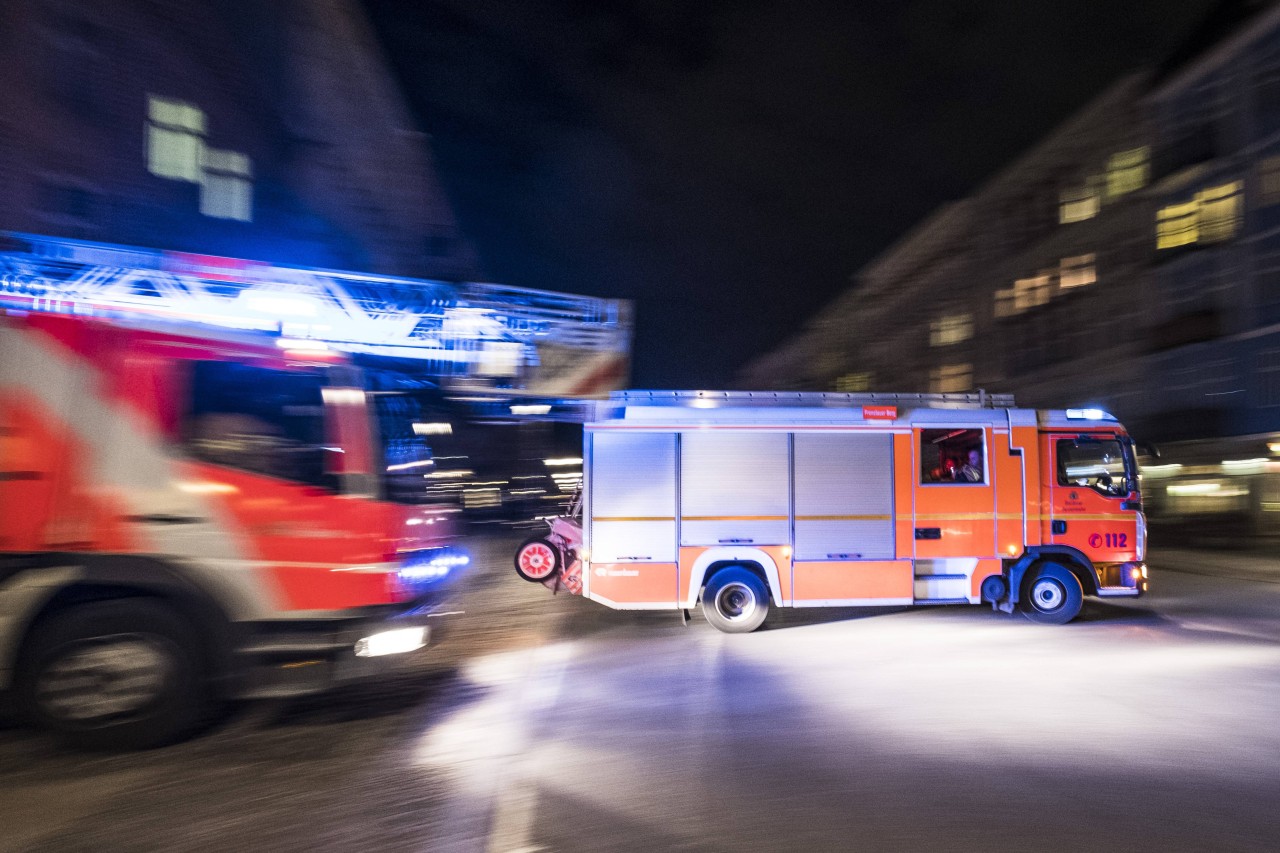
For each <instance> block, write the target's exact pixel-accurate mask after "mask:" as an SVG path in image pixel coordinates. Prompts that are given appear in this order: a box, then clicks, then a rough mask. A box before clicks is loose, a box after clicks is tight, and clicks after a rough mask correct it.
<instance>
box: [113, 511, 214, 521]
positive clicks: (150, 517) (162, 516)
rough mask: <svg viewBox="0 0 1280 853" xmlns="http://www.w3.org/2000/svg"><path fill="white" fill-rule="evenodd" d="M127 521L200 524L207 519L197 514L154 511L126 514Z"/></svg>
mask: <svg viewBox="0 0 1280 853" xmlns="http://www.w3.org/2000/svg"><path fill="white" fill-rule="evenodd" d="M124 519H125V521H132V522H133V523H135V524H199V523H200V522H202V521H207V519H204V518H200V517H199V516H195V515H171V514H169V513H164V512H153V513H149V514H147V515H126V516H125V517H124Z"/></svg>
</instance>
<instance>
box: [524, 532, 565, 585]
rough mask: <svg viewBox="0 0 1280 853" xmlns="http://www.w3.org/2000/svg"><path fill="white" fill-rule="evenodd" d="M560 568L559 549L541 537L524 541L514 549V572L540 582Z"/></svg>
mask: <svg viewBox="0 0 1280 853" xmlns="http://www.w3.org/2000/svg"><path fill="white" fill-rule="evenodd" d="M559 570H560V549H558V548H556V546H555V545H553V544H552V543H551V542H549V541H547V540H546V539H543V538H541V537H535V538H533V539H530V540H529V541H527V542H525V543H524V544H523V545H521V546H520V548H519V550H517V551H516V574H518V575H519V576H520V577H522V578H524V579H525V580H527V581H530V582H532V583H542V582H543V581H545V580H547V579H548V578H550V577H551V576H552V575H554V574H555V573H556V572H558V571H559Z"/></svg>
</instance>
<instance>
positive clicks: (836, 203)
mask: <svg viewBox="0 0 1280 853" xmlns="http://www.w3.org/2000/svg"><path fill="white" fill-rule="evenodd" d="M365 5H366V7H367V8H368V10H369V12H370V15H371V17H372V19H373V22H374V27H375V30H376V32H377V33H378V35H379V36H380V37H381V39H382V41H383V43H384V45H385V47H386V50H387V53H388V55H389V56H390V59H391V62H392V65H393V68H394V69H395V71H396V73H397V74H398V75H399V77H400V78H401V80H402V82H403V84H404V87H405V90H406V93H407V96H408V99H409V103H410V106H411V108H412V109H413V110H414V112H415V113H416V115H417V119H418V121H419V123H420V126H421V128H422V129H423V130H425V131H427V132H428V133H429V134H430V135H431V145H432V148H433V151H434V153H435V156H436V160H437V166H438V169H439V171H440V175H441V178H442V180H443V181H444V184H445V187H446V190H447V192H448V193H449V195H450V198H451V200H452V202H453V205H454V208H455V210H456V211H457V213H458V217H459V220H460V224H461V228H462V231H463V233H464V235H465V236H466V237H467V238H468V239H469V240H470V241H471V242H472V243H473V245H474V247H475V250H476V252H477V254H478V255H479V257H480V259H481V264H482V269H483V272H484V274H485V277H486V278H488V279H489V280H493V281H500V282H504V283H507V284H514V285H521V286H526V287H537V288H545V289H550V290H563V291H568V292H574V293H585V294H591V295H599V296H609V297H623V298H627V299H631V300H634V302H635V303H636V309H637V312H636V339H635V346H636V349H635V357H634V361H633V366H632V381H631V385H632V387H640V388H696V387H702V388H707V387H724V386H726V385H728V384H729V382H730V380H731V379H732V378H733V375H734V372H735V371H736V370H737V369H738V368H739V367H740V366H741V365H742V364H744V363H745V362H746V361H747V360H749V359H750V358H751V357H752V356H753V355H754V354H756V353H759V352H763V351H767V350H769V349H770V348H772V347H773V346H775V345H777V344H778V343H779V342H781V341H782V340H783V339H785V338H786V337H787V336H788V335H790V334H792V333H793V332H794V331H796V330H797V329H798V328H799V327H800V326H801V325H802V324H803V323H804V322H805V320H806V319H807V318H809V317H810V316H811V315H812V314H813V313H814V312H815V311H816V310H817V309H818V308H820V307H821V306H822V305H823V304H824V303H826V302H828V301H829V300H830V299H832V298H833V297H834V296H835V295H837V294H838V293H839V292H840V291H841V290H842V289H843V288H845V287H846V286H847V285H848V281H849V276H850V275H851V274H852V273H853V272H854V271H855V270H857V269H858V268H859V267H860V266H861V265H862V264H863V263H865V262H866V261H868V260H870V259H872V258H874V257H875V256H876V254H878V253H879V252H880V251H882V250H883V249H884V248H886V247H887V246H888V245H890V244H891V243H892V242H893V241H894V240H895V239H896V238H897V237H899V236H901V235H902V233H903V232H904V231H906V230H907V229H908V228H910V227H911V225H912V224H914V223H915V222H917V221H918V220H920V219H921V218H922V217H924V216H925V215H927V214H928V213H929V212H930V211H931V210H933V209H934V208H935V207H937V206H938V205H939V204H940V203H942V202H944V201H946V200H948V199H952V198H958V197H962V196H964V195H967V194H968V193H969V192H971V191H972V190H973V189H975V188H976V186H977V185H979V184H980V183H981V182H982V180H983V179H984V178H986V177H988V176H990V175H991V174H992V173H993V172H995V171H998V170H999V169H1000V168H1001V167H1002V166H1004V165H1005V164H1007V163H1008V162H1009V161H1010V160H1011V159H1012V158H1014V157H1016V156H1017V155H1018V154H1019V153H1020V152H1021V151H1023V150H1025V149H1026V148H1028V147H1029V146H1030V145H1032V144H1033V143H1034V142H1035V141H1036V140H1037V139H1039V138H1040V137H1042V136H1043V135H1044V134H1046V133H1047V132H1048V131H1050V130H1051V129H1052V128H1053V127H1054V126H1055V125H1056V124H1058V123H1059V122H1060V121H1062V120H1063V119H1065V118H1067V117H1068V116H1069V115H1070V114H1071V113H1072V112H1073V111H1074V110H1076V109H1077V108H1079V107H1080V106H1082V105H1083V104H1085V103H1086V102H1087V101H1088V100H1089V99H1090V98H1092V97H1093V96H1095V95H1096V94H1098V93H1099V92H1100V91H1102V90H1103V89H1104V88H1105V87H1106V86H1107V85H1108V84H1109V83H1110V82H1111V81H1112V80H1114V79H1115V78H1116V77H1117V76H1119V75H1120V74H1122V73H1124V72H1125V71H1127V70H1129V69H1131V68H1134V67H1136V66H1139V65H1142V64H1144V63H1148V62H1152V61H1158V60H1159V59H1160V58H1162V57H1163V56H1165V55H1166V54H1167V53H1168V52H1170V51H1171V50H1172V49H1173V48H1174V47H1176V45H1177V44H1178V43H1179V42H1180V41H1182V40H1183V39H1185V38H1187V37H1188V36H1189V35H1190V33H1191V32H1192V31H1194V30H1195V28H1196V25H1197V23H1198V22H1199V21H1200V20H1201V19H1202V18H1203V16H1204V15H1205V14H1206V13H1207V11H1208V9H1209V8H1210V7H1211V6H1212V5H1214V3H1213V0H1194V2H1192V1H1191V0H1188V2H1183V3H1175V2H1170V1H1169V0H1162V2H1156V0H1134V2H1128V1H1127V0H1119V2H1117V0H1077V2H1073V3H1061V2H1048V0H1021V2H1016V3H1011V2H1007V0H981V2H969V3H958V2H946V0H922V2H907V0H812V2H803V0H800V1H799V2H786V3H780V2H776V0H761V2H755V1H754V0H752V1H751V2H720V1H719V0H671V2H659V1H658V0H607V2H587V0H581V2H570V0H553V1H551V2H537V3H513V2H509V0H508V2H496V0H440V2H425V0H422V1H421V2H407V0H365Z"/></svg>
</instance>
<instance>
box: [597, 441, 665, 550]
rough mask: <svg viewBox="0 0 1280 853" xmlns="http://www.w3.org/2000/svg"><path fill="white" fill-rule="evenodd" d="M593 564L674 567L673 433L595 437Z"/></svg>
mask: <svg viewBox="0 0 1280 853" xmlns="http://www.w3.org/2000/svg"><path fill="white" fill-rule="evenodd" d="M590 453H591V455H590V465H591V476H590V494H588V496H587V498H588V504H589V511H590V513H591V524H590V537H591V538H590V540H589V544H590V546H591V561H592V562H593V563H613V562H622V561H651V562H664V563H674V562H675V561H676V436H675V433H669V432H668V433H634V432H629V433H614V432H592V433H591V451H590Z"/></svg>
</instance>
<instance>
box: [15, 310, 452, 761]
mask: <svg viewBox="0 0 1280 853" xmlns="http://www.w3.org/2000/svg"><path fill="white" fill-rule="evenodd" d="M10 313H11V316H8V317H5V316H0V690H3V691H5V692H6V694H7V695H8V696H11V697H13V698H15V699H16V700H17V704H19V705H20V706H21V708H22V709H23V710H24V711H25V712H27V713H28V714H29V715H30V716H31V717H32V718H33V719H34V720H35V721H36V722H37V723H39V724H42V725H43V726H45V727H47V728H50V729H52V730H54V731H56V732H59V733H61V734H62V735H64V736H65V737H66V738H67V739H69V740H71V741H73V742H75V743H78V744H82V745H89V746H117V747H142V746H150V745H155V744H159V743H163V742H166V741H170V740H173V739H175V738H177V737H179V736H181V735H182V734H184V733H186V732H188V731H190V730H191V729H192V728H193V727H195V726H196V725H197V724H198V722H199V721H200V719H201V718H202V716H203V715H204V714H205V711H206V709H207V708H209V707H210V705H211V704H212V703H213V702H214V701H215V700H219V699H225V698H242V697H281V696H290V695H295V694H299V693H305V692H309V691H313V690H317V689H321V688H324V687H327V686H329V685H332V684H334V683H335V682H338V681H342V680H345V679H349V678H352V677H355V676H357V675H361V674H363V673H366V672H370V671H373V670H374V669H375V668H378V667H380V666H381V665H382V664H381V663H380V662H381V661H384V660H385V659H386V658H387V656H389V655H394V654H397V653H403V652H408V651H411V650H414V649H417V648H420V647H422V646H424V645H426V644H427V643H428V641H429V640H430V638H431V631H432V630H433V629H434V628H435V627H436V626H435V624H434V623H433V622H432V621H431V620H430V617H431V616H432V614H433V613H434V612H436V610H437V607H438V604H439V602H440V592H439V589H440V587H441V585H442V582H443V581H444V580H446V579H447V576H448V575H449V574H450V572H451V571H453V570H454V569H456V568H457V567H458V566H460V565H461V564H464V563H465V562H466V561H467V557H466V556H465V554H464V553H463V552H461V551H460V550H458V549H455V548H453V547H452V546H451V545H450V544H449V543H450V541H451V538H452V536H451V534H452V529H451V525H452V524H453V520H452V518H451V517H450V516H449V515H448V514H447V510H444V509H442V508H441V507H437V506H433V505H430V504H428V503H425V502H423V501H422V500H417V499H415V498H414V497H412V495H410V497H408V498H406V497H405V495H406V494H410V493H411V492H412V490H406V489H404V488H399V489H397V488H396V486H397V482H396V478H397V477H398V476H416V477H418V478H419V479H418V482H419V484H421V477H422V475H423V472H424V471H425V470H427V466H429V465H430V464H431V460H430V459H429V458H426V457H423V456H422V455H421V454H418V455H415V454H414V453H413V452H412V448H409V449H408V451H406V449H405V448H403V447H398V446H396V445H395V442H394V441H392V440H391V439H390V437H389V436H388V435H386V434H384V433H385V431H381V432H380V430H379V429H378V419H377V417H376V416H375V411H374V402H373V399H372V398H371V396H370V395H369V394H368V393H366V391H365V390H364V387H363V384H362V376H361V371H360V370H359V369H357V368H356V367H355V366H353V364H352V363H351V362H350V359H349V358H348V357H347V356H345V355H343V354H340V353H337V352H333V351H329V350H328V349H327V348H326V347H325V346H324V345H323V344H318V343H317V342H314V341H289V340H286V339H283V338H271V337H268V336H264V335H252V334H247V333H237V332H232V331H225V332H224V331H222V330H217V329H209V328H197V327H194V326H186V327H178V329H177V330H176V331H175V330H174V327H171V326H170V327H161V326H156V327H151V328H149V327H147V326H146V324H145V323H138V322H133V323H130V324H128V325H125V324H117V323H113V322H108V321H104V320H95V319H89V318H86V317H81V316H72V315H59V314H38V313H32V314H29V315H26V314H25V312H10ZM409 426H410V425H405V429H406V431H408V432H409V433H410V434H411V430H409ZM397 453H399V454H400V455H399V456H397V455H396V454H397ZM401 485H403V484H401ZM419 491H421V490H419Z"/></svg>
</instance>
